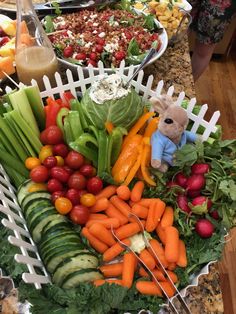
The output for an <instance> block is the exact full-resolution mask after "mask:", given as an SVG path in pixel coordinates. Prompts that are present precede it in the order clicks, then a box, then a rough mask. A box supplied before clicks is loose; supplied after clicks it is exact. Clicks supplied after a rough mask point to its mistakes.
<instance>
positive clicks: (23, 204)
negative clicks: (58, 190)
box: [21, 191, 51, 212]
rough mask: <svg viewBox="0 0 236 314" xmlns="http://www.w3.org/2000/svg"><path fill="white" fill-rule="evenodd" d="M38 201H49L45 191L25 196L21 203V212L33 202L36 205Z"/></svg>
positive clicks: (48, 195)
mask: <svg viewBox="0 0 236 314" xmlns="http://www.w3.org/2000/svg"><path fill="white" fill-rule="evenodd" d="M40 199H41V200H51V194H50V193H48V192H46V191H38V192H32V193H29V194H27V195H26V196H25V197H24V198H23V200H22V202H21V208H22V209H23V212H24V211H25V210H26V208H27V207H28V206H29V205H30V204H32V203H34V202H36V203H37V202H38V201H39V200H40Z"/></svg>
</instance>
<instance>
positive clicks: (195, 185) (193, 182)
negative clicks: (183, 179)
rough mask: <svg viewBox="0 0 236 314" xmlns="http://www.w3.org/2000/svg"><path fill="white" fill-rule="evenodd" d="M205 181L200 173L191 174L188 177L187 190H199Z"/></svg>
mask: <svg viewBox="0 0 236 314" xmlns="http://www.w3.org/2000/svg"><path fill="white" fill-rule="evenodd" d="M205 183H206V180H205V178H204V176H203V175H202V174H193V175H191V177H189V178H188V181H187V190H201V189H202V188H203V187H204V186H205Z"/></svg>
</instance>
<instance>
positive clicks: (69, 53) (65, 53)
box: [63, 46, 74, 58]
mask: <svg viewBox="0 0 236 314" xmlns="http://www.w3.org/2000/svg"><path fill="white" fill-rule="evenodd" d="M73 52H74V50H73V48H72V47H71V46H68V47H66V48H65V49H64V50H63V56H64V57H65V58H70V57H71V56H72V55H73Z"/></svg>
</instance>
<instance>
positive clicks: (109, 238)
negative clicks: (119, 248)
mask: <svg viewBox="0 0 236 314" xmlns="http://www.w3.org/2000/svg"><path fill="white" fill-rule="evenodd" d="M89 231H90V233H92V235H94V236H95V237H96V238H97V239H99V240H100V241H102V242H103V243H105V244H107V245H108V246H112V245H114V244H116V241H115V239H114V238H113V235H112V233H111V231H110V230H107V229H106V227H104V226H103V225H102V224H100V223H98V222H97V223H94V224H92V226H91V227H90V228H89Z"/></svg>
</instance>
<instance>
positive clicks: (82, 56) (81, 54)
mask: <svg viewBox="0 0 236 314" xmlns="http://www.w3.org/2000/svg"><path fill="white" fill-rule="evenodd" d="M86 57H87V56H86V53H84V52H79V53H77V55H76V56H75V59H77V60H86Z"/></svg>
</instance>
